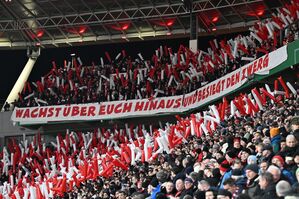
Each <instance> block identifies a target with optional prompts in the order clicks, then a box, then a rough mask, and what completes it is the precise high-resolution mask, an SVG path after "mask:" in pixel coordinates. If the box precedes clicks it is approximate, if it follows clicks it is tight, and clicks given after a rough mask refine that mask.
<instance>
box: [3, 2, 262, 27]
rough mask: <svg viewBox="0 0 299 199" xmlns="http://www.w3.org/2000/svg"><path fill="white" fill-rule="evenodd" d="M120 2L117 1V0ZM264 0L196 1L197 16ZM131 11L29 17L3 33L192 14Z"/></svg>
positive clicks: (179, 7)
mask: <svg viewBox="0 0 299 199" xmlns="http://www.w3.org/2000/svg"><path fill="white" fill-rule="evenodd" d="M115 1H116V0H115ZM262 1H263V0H201V1H195V2H193V13H199V12H203V11H208V10H215V9H221V8H226V7H235V6H242V5H244V6H245V5H249V4H251V3H258V2H262ZM135 5H136V6H135V7H130V8H112V9H110V10H100V11H93V10H92V9H90V12H85V13H74V14H63V13H62V14H61V15H55V16H46V17H39V16H29V17H28V18H22V19H18V18H16V19H12V20H0V31H1V32H5V31H19V30H31V29H32V28H38V29H47V28H57V27H73V26H80V25H97V24H110V23H119V22H126V21H134V20H150V19H161V18H171V17H180V16H185V15H188V10H187V9H186V8H185V6H184V5H183V3H182V2H181V1H179V2H177V3H173V4H163V5H154V4H152V5H148V6H142V7H139V6H137V4H135ZM28 21H34V22H35V23H32V24H34V27H32V26H30V25H28Z"/></svg>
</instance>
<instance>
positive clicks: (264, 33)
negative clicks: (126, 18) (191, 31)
mask: <svg viewBox="0 0 299 199" xmlns="http://www.w3.org/2000/svg"><path fill="white" fill-rule="evenodd" d="M298 8H299V6H298V4H294V5H292V4H291V5H288V6H287V7H286V8H284V9H280V10H279V13H278V14H277V15H273V17H272V19H268V20H265V21H263V22H259V23H257V24H256V25H255V26H254V27H252V28H251V33H250V36H246V37H244V36H238V37H237V38H235V39H234V40H230V41H227V42H226V41H221V42H220V43H217V41H216V40H213V41H211V42H210V45H211V48H210V49H208V52H203V51H199V52H198V53H195V54H194V53H192V52H191V51H190V50H189V49H187V48H185V47H183V46H181V47H180V49H179V50H178V52H177V53H176V54H175V53H172V50H171V49H169V48H167V47H161V48H160V49H158V50H157V51H156V53H155V54H154V55H153V58H152V60H151V61H145V60H144V59H143V57H142V55H141V54H139V55H138V56H139V59H138V60H135V61H133V60H132V59H131V58H130V56H127V55H126V52H125V51H122V52H121V53H120V54H119V55H118V56H117V57H116V58H115V59H114V60H112V59H111V57H110V55H109V54H108V53H106V58H107V60H108V61H109V63H108V64H104V61H103V59H102V63H101V64H100V66H95V65H93V66H90V67H83V64H82V62H81V60H80V58H72V60H71V62H69V63H67V62H65V64H64V67H62V68H59V67H57V66H56V63H53V69H52V70H51V71H50V72H49V73H48V74H47V75H45V76H44V77H42V78H41V80H40V81H37V82H33V83H32V84H30V83H27V84H26V85H25V87H24V91H23V93H22V94H20V95H19V97H20V99H19V101H18V102H16V103H15V105H16V106H17V107H31V106H43V105H60V104H67V105H69V104H74V103H75V104H77V103H89V102H104V101H115V100H129V99H136V98H140V99H141V98H152V97H154V98H158V97H162V96H173V95H179V94H184V93H189V92H191V91H193V90H195V89H197V88H199V87H201V86H202V85H204V84H205V83H206V82H211V81H213V80H215V79H216V78H220V77H222V76H223V75H224V74H227V73H229V72H232V71H234V70H236V69H237V68H239V67H241V66H242V65H244V64H246V63H248V62H250V61H253V60H256V59H258V58H259V57H261V56H263V55H264V54H267V53H269V52H273V51H275V50H276V49H277V48H278V47H280V46H281V45H287V44H288V43H289V42H292V41H294V40H297V39H298V23H297V22H296V20H298V17H299V14H298V13H299V9H298ZM285 33H286V34H285ZM278 38H280V39H282V40H283V42H282V43H281V45H280V44H278V43H279V42H278V41H277V39H278ZM295 56H296V55H295ZM291 70H292V71H294V72H293V73H294V74H292V75H294V76H295V77H296V78H297V79H295V81H293V80H292V81H291V80H288V79H286V80H285V79H284V78H283V77H282V76H278V77H275V80H274V82H273V83H271V85H270V86H269V85H267V84H265V86H261V87H259V88H250V90H247V91H245V92H244V93H235V94H234V96H233V97H231V98H230V99H229V98H226V97H223V99H222V101H221V102H219V103H217V104H210V105H209V106H208V107H206V108H205V110H204V111H200V112H197V113H192V114H188V115H187V117H181V116H179V115H176V119H177V121H176V123H174V124H170V123H166V125H165V126H162V127H161V128H159V129H156V128H154V129H153V128H151V126H149V127H148V128H146V127H145V125H142V124H141V125H135V124H125V127H124V128H120V127H119V128H118V127H111V128H97V129H94V131H93V132H80V131H78V132H75V131H67V132H66V133H63V134H58V135H57V136H56V137H55V138H56V140H55V141H50V142H49V141H48V140H45V139H44V138H43V136H42V135H41V134H40V133H37V134H36V135H35V136H34V137H33V140H29V139H28V138H27V137H26V136H23V138H22V139H21V140H19V141H17V140H16V139H14V138H12V139H11V140H10V142H9V143H8V145H7V146H5V147H3V151H2V152H1V153H0V160H1V161H0V174H1V175H0V199H2V198H3V199H8V198H13V199H21V198H24V199H42V198H47V199H48V198H56V199H60V198H88V199H89V198H95V199H104V198H107V199H108V198H117V199H127V198H132V199H145V198H149V199H161V198H162V199H163V198H165V199H188V198H191V199H192V198H195V199H201V198H206V199H210V198H219V199H221V198H225V199H237V198H239V199H241V198H258V199H276V198H298V197H299V147H298V144H299V112H298V111H299V95H298V91H299V85H298V76H299V73H298V65H297V66H292V69H291ZM163 71H164V72H163ZM268 72H269V71H268ZM269 81H270V80H269ZM262 84H264V83H262ZM32 85H33V86H32ZM270 87H271V88H270Z"/></svg>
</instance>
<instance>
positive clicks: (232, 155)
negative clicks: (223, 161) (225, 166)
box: [226, 151, 236, 159]
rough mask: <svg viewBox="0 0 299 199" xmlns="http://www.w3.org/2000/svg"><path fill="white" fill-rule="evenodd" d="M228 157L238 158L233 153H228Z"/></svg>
mask: <svg viewBox="0 0 299 199" xmlns="http://www.w3.org/2000/svg"><path fill="white" fill-rule="evenodd" d="M226 155H228V157H230V158H232V159H233V158H235V157H236V154H235V153H234V152H233V151H228V152H226Z"/></svg>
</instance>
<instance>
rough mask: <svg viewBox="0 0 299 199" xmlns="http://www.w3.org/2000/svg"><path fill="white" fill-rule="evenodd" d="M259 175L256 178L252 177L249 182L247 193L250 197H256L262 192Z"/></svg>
mask: <svg viewBox="0 0 299 199" xmlns="http://www.w3.org/2000/svg"><path fill="white" fill-rule="evenodd" d="M258 182H259V181H258V176H256V178H255V179H252V180H251V181H250V182H248V183H247V185H246V187H245V193H246V194H248V195H249V196H250V198H254V197H255V196H256V195H258V194H259V192H260V186H259V183H258Z"/></svg>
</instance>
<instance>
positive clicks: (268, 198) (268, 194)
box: [254, 184, 279, 199]
mask: <svg viewBox="0 0 299 199" xmlns="http://www.w3.org/2000/svg"><path fill="white" fill-rule="evenodd" d="M254 198H256V199H278V198H279V197H278V196H277V195H276V189H275V184H271V185H268V187H267V188H266V189H265V190H261V191H260V193H259V194H258V195H257V196H256V197H254Z"/></svg>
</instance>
